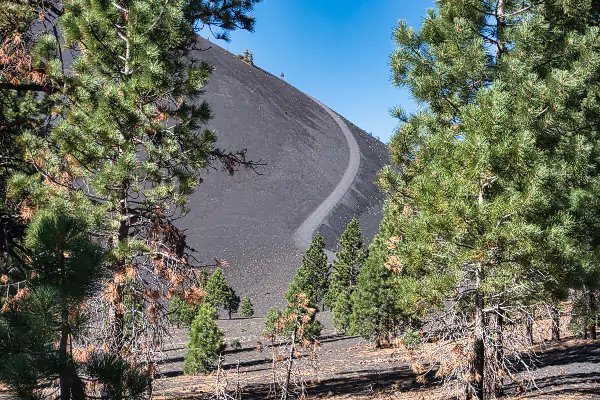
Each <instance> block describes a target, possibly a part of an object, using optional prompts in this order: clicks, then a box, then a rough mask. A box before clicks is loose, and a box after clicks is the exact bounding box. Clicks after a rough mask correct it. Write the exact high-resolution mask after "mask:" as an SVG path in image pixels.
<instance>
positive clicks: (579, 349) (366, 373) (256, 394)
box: [0, 312, 600, 400]
mask: <svg viewBox="0 0 600 400" xmlns="http://www.w3.org/2000/svg"><path fill="white" fill-rule="evenodd" d="M319 319H320V320H321V321H322V322H323V324H324V325H325V328H326V329H325V330H324V332H323V336H322V338H321V341H320V342H321V346H320V347H319V348H318V349H317V351H316V354H317V357H316V360H315V359H312V358H311V357H308V356H305V357H302V358H300V359H299V360H298V362H297V368H295V370H294V374H293V380H294V381H295V383H296V389H295V395H294V396H292V398H299V397H300V393H301V392H302V389H303V390H304V394H305V397H304V398H305V399H322V398H328V399H336V400H350V399H359V400H363V399H364V400H366V399H390V400H391V399H394V400H413V399H415V400H441V399H448V398H452V396H449V394H448V393H447V392H445V391H444V390H442V389H441V388H440V387H439V383H438V382H436V381H435V378H434V377H433V376H429V377H428V379H427V381H428V382H427V383H425V384H422V383H418V382H417V379H416V375H415V374H414V373H413V372H412V370H411V369H410V367H409V366H408V365H407V363H406V362H405V357H404V354H403V351H402V350H400V349H398V348H386V349H376V348H374V346H372V345H370V344H369V343H368V342H366V341H364V340H363V339H361V338H358V337H342V336H337V335H335V332H334V331H333V330H332V329H331V315H330V313H327V312H325V313H320V314H319ZM219 325H220V327H221V329H222V330H223V331H224V332H225V341H226V342H227V343H228V345H229V346H228V348H227V350H226V351H225V353H224V361H223V363H222V372H220V373H218V374H217V373H212V374H208V375H200V376H184V375H183V373H182V370H183V357H184V355H185V351H186V343H187V330H186V329H174V330H173V333H172V336H171V338H170V340H169V341H168V346H167V349H166V351H165V360H164V362H162V363H161V364H160V366H159V369H160V373H161V375H160V376H159V378H158V379H157V380H156V385H155V389H154V397H156V398H159V399H186V398H187V399H210V398H216V397H213V396H214V393H215V388H216V387H221V388H222V387H225V386H226V390H228V391H234V390H236V388H239V392H240V393H241V398H242V399H267V398H276V397H274V393H273V385H272V384H271V383H272V381H273V375H272V371H273V369H272V366H273V364H272V363H273V361H272V359H273V353H272V347H271V346H270V343H269V342H268V341H267V340H266V339H265V338H264V337H262V336H261V331H262V329H263V319H262V318H235V319H232V320H226V319H225V320H220V321H219ZM234 339H237V340H239V341H240V343H241V347H240V348H233V347H232V346H231V343H232V341H233V340H234ZM276 348H277V347H276ZM538 349H539V353H538V355H539V357H538V361H537V366H538V369H537V370H536V371H535V372H534V377H535V382H536V385H537V388H535V387H530V388H527V387H526V388H525V389H523V388H522V387H520V386H519V385H517V384H513V385H509V386H508V387H507V388H506V389H507V393H509V394H510V395H511V397H513V398H519V399H536V400H542V399H544V400H550V399H552V400H558V399H566V400H575V399H578V400H579V399H600V341H595V342H593V341H589V340H588V341H584V340H580V339H575V338H572V337H571V338H567V339H565V340H563V341H561V342H560V343H547V344H542V345H540V344H538ZM285 363H286V361H285V360H281V361H280V362H279V363H278V364H277V371H278V374H279V376H278V377H277V379H281V378H282V373H283V370H284V368H285ZM9 398H11V397H10V395H9V394H8V393H7V392H6V391H5V390H3V389H2V388H0V399H2V400H4V399H9Z"/></svg>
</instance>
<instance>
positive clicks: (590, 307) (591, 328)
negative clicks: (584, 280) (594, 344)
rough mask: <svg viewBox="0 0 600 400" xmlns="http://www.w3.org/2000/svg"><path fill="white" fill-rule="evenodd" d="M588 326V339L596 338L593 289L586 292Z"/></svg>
mask: <svg viewBox="0 0 600 400" xmlns="http://www.w3.org/2000/svg"><path fill="white" fill-rule="evenodd" d="M588 311H589V317H588V319H587V320H588V328H589V331H590V339H592V340H596V295H595V294H594V292H593V291H591V290H590V291H589V292H588Z"/></svg>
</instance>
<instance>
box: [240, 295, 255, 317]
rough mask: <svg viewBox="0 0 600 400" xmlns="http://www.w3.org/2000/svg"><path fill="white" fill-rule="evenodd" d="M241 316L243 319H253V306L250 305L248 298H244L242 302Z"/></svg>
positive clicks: (250, 301)
mask: <svg viewBox="0 0 600 400" xmlns="http://www.w3.org/2000/svg"><path fill="white" fill-rule="evenodd" d="M242 316H243V317H253V316H254V305H253V304H252V300H250V297H246V298H245V299H244V301H242Z"/></svg>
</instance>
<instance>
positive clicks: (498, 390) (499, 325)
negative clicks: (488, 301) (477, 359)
mask: <svg viewBox="0 0 600 400" xmlns="http://www.w3.org/2000/svg"><path fill="white" fill-rule="evenodd" d="M495 352H496V360H495V361H496V366H495V368H494V369H495V372H496V376H495V378H494V379H496V382H494V383H495V384H494V397H495V398H499V397H502V395H503V394H504V380H503V378H502V372H501V371H502V370H503V364H504V311H503V310H502V309H498V310H497V311H496V348H495Z"/></svg>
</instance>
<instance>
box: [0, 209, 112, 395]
mask: <svg viewBox="0 0 600 400" xmlns="http://www.w3.org/2000/svg"><path fill="white" fill-rule="evenodd" d="M69 208H70V205H69V204H67V203H66V202H63V201H60V199H58V200H56V201H54V202H52V203H51V204H50V205H49V206H48V207H47V208H45V209H43V210H41V211H39V212H38V213H37V214H36V216H35V218H34V219H33V221H32V222H31V224H30V225H29V227H28V229H27V234H26V238H25V245H26V247H27V249H28V250H30V262H29V263H28V272H29V274H30V277H31V278H30V280H29V284H28V285H23V287H22V288H21V289H20V290H19V291H18V292H17V294H16V295H15V296H14V297H11V298H8V299H5V300H4V301H3V305H2V311H1V312H0V348H1V349H2V354H3V361H2V363H1V365H0V381H2V382H3V383H5V384H6V385H7V386H8V387H10V388H11V389H12V390H13V391H14V393H15V394H16V395H17V396H18V397H19V398H22V399H25V398H32V397H33V396H34V394H35V393H36V392H37V391H38V390H39V384H40V383H46V384H47V383H49V382H52V381H54V380H56V379H58V381H59V383H60V396H61V398H65V399H68V398H83V397H84V396H85V387H84V384H83V381H82V380H81V379H80V378H79V374H78V369H77V368H78V362H77V360H76V359H75V357H74V354H73V352H72V347H71V346H70V345H69V344H70V343H71V341H72V340H74V339H76V338H78V337H79V336H80V335H82V334H84V333H85V331H86V328H87V327H86V324H85V322H86V313H85V311H84V308H83V307H82V306H83V305H84V304H85V302H86V301H87V300H89V299H90V298H91V297H92V296H93V295H94V294H95V293H96V292H97V291H98V290H99V289H100V287H101V284H100V279H101V278H102V276H103V268H102V262H103V258H104V253H103V251H102V249H101V248H100V246H98V245H97V244H96V243H94V242H92V240H91V237H90V235H89V224H90V222H91V221H90V220H89V219H86V216H85V214H82V213H76V214H71V213H70V212H69ZM79 211H81V210H79ZM55 343H58V346H56V347H55V346H54V344H55Z"/></svg>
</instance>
